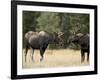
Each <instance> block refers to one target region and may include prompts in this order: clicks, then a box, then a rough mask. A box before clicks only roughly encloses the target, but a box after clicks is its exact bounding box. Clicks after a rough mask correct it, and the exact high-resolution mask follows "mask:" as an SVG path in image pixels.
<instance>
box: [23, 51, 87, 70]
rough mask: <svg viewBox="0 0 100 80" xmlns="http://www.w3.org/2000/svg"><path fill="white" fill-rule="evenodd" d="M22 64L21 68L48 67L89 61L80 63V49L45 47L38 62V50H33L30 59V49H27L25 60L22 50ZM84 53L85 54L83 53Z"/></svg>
mask: <svg viewBox="0 0 100 80" xmlns="http://www.w3.org/2000/svg"><path fill="white" fill-rule="evenodd" d="M22 54H23V56H22V57H23V58H22V63H23V64H22V66H23V68H24V69H25V68H50V67H69V66H71V67H72V66H86V65H89V62H87V61H86V59H85V62H83V63H81V54H80V50H71V49H57V50H56V49H53V50H49V49H47V50H46V51H45V53H44V60H43V61H42V62H40V51H39V50H34V61H32V59H31V55H32V50H31V49H30V50H28V54H27V61H26V62H25V54H24V50H23V53H22ZM85 55H86V54H85Z"/></svg>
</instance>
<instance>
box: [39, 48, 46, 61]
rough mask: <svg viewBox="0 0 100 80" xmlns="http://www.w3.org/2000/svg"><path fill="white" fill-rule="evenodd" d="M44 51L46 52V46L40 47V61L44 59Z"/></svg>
mask: <svg viewBox="0 0 100 80" xmlns="http://www.w3.org/2000/svg"><path fill="white" fill-rule="evenodd" d="M44 52H45V48H40V55H41V59H40V61H42V60H43V55H44Z"/></svg>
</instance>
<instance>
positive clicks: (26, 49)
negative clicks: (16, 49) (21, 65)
mask: <svg viewBox="0 0 100 80" xmlns="http://www.w3.org/2000/svg"><path fill="white" fill-rule="evenodd" d="M28 49H29V45H28V44H27V45H26V47H25V62H26V56H27V52H28Z"/></svg>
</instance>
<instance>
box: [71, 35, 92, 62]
mask: <svg viewBox="0 0 100 80" xmlns="http://www.w3.org/2000/svg"><path fill="white" fill-rule="evenodd" d="M89 37H90V36H89V34H82V33H77V34H74V36H73V37H72V40H71V41H72V42H73V43H75V44H79V45H80V47H81V62H84V60H85V52H87V61H89V54H90V50H89V49H90V41H89Z"/></svg>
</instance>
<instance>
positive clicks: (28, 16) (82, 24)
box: [23, 11, 90, 49]
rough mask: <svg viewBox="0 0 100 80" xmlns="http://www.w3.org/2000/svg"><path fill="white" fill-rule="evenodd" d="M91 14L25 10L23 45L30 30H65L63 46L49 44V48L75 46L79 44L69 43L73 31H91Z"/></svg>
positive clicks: (77, 47)
mask: <svg viewBox="0 0 100 80" xmlns="http://www.w3.org/2000/svg"><path fill="white" fill-rule="evenodd" d="M89 26H90V25H89V14H79V13H57V12H37V11H23V45H24V35H25V33H26V32H28V31H30V30H31V31H38V32H39V31H41V30H44V31H47V32H63V33H64V35H63V37H62V39H63V46H62V47H61V46H58V45H49V48H67V47H69V48H74V49H79V46H78V45H76V46H75V45H73V44H70V45H69V43H68V39H69V37H70V36H71V35H72V33H71V32H73V31H77V30H78V29H79V32H81V33H89Z"/></svg>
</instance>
